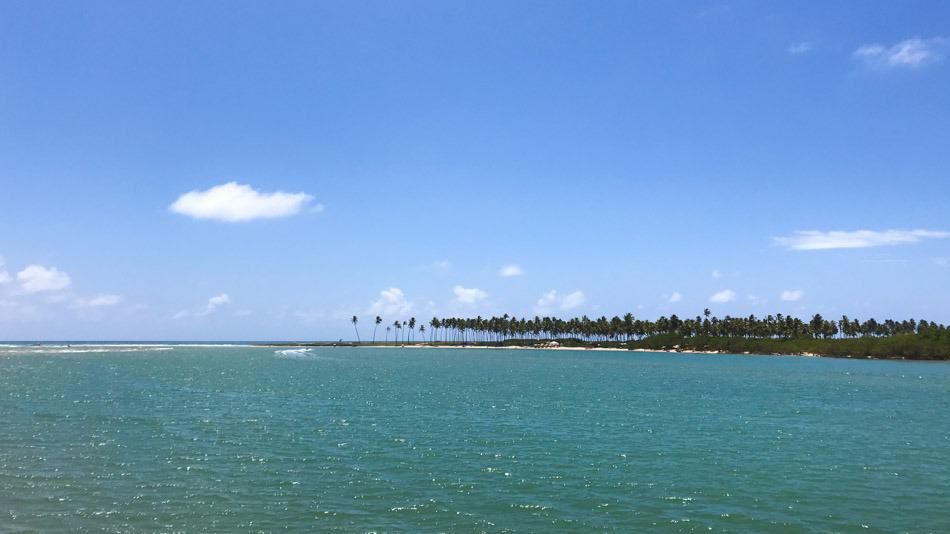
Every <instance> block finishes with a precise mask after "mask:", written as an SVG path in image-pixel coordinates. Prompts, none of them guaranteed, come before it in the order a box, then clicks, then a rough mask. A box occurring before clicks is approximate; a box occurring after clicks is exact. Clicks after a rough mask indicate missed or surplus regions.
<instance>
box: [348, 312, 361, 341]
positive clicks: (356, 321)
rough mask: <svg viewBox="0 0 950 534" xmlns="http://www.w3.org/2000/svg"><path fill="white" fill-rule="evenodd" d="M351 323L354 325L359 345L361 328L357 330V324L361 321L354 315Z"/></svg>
mask: <svg viewBox="0 0 950 534" xmlns="http://www.w3.org/2000/svg"><path fill="white" fill-rule="evenodd" d="M350 322H351V323H353V330H354V331H356V342H357V343H359V342H360V329H359V328H356V323H358V322H360V320H359V318H357V317H356V316H355V315H354V316H353V318H352V319H350Z"/></svg>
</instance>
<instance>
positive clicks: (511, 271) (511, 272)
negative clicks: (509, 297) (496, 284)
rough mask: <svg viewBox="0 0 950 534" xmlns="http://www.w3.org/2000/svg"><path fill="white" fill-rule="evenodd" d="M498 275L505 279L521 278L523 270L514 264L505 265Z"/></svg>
mask: <svg viewBox="0 0 950 534" xmlns="http://www.w3.org/2000/svg"><path fill="white" fill-rule="evenodd" d="M498 274H499V275H500V276H504V277H505V278H510V277H512V276H521V275H523V274H524V269H522V268H521V267H519V266H518V265H515V264H511V265H505V266H504V267H502V268H501V269H499V270H498Z"/></svg>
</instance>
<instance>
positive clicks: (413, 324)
mask: <svg viewBox="0 0 950 534" xmlns="http://www.w3.org/2000/svg"><path fill="white" fill-rule="evenodd" d="M415 329H416V318H415V317H410V318H409V337H410V339H415V336H413V335H412V334H413V331H414V330H415Z"/></svg>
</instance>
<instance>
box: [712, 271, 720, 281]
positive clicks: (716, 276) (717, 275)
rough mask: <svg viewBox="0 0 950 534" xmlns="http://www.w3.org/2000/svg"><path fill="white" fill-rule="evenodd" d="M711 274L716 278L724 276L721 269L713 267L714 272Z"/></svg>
mask: <svg viewBox="0 0 950 534" xmlns="http://www.w3.org/2000/svg"><path fill="white" fill-rule="evenodd" d="M710 276H712V277H713V278H715V279H716V280H718V279H720V278H722V274H721V273H720V272H719V269H713V272H712V274H711V275H710Z"/></svg>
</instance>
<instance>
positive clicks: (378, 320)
mask: <svg viewBox="0 0 950 534" xmlns="http://www.w3.org/2000/svg"><path fill="white" fill-rule="evenodd" d="M381 322H383V318H382V317H380V316H378V315H377V316H376V324H375V326H373V345H375V344H376V329H377V328H379V323H381Z"/></svg>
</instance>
